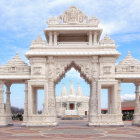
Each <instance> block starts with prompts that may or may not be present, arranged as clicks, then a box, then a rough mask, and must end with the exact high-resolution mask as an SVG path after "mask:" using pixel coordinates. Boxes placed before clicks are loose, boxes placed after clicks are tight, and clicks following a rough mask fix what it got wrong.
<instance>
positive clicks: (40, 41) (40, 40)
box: [31, 35, 46, 46]
mask: <svg viewBox="0 0 140 140" xmlns="http://www.w3.org/2000/svg"><path fill="white" fill-rule="evenodd" d="M38 44H42V45H44V44H46V42H45V40H43V39H42V38H41V36H40V35H38V36H37V38H36V39H35V40H33V41H32V43H31V46H33V45H38Z"/></svg>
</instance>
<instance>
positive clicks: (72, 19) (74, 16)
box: [58, 6, 88, 24]
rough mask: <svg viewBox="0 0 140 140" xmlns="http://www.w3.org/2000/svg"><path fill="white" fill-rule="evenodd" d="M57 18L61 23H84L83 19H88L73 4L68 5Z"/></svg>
mask: <svg viewBox="0 0 140 140" xmlns="http://www.w3.org/2000/svg"><path fill="white" fill-rule="evenodd" d="M58 18H59V19H60V20H62V24H78V23H79V24H80V23H84V21H85V20H87V19H88V17H87V16H86V15H84V14H83V12H82V11H81V10H79V9H77V8H76V7H75V6H72V7H70V8H69V9H68V10H66V11H65V12H64V13H63V14H62V15H60V16H59V17H58Z"/></svg>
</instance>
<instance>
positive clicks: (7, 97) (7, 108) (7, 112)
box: [6, 83, 12, 125]
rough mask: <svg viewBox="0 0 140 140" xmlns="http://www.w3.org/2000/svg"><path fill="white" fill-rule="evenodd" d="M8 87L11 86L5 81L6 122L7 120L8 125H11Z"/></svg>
mask: <svg viewBox="0 0 140 140" xmlns="http://www.w3.org/2000/svg"><path fill="white" fill-rule="evenodd" d="M10 87H11V83H6V122H7V124H8V125H12V113H11V102H10V94H11V92H10Z"/></svg>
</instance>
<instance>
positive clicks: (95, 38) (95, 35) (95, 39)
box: [93, 32, 98, 45]
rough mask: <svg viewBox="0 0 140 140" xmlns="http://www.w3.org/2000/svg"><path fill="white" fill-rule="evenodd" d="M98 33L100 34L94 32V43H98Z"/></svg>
mask: <svg viewBox="0 0 140 140" xmlns="http://www.w3.org/2000/svg"><path fill="white" fill-rule="evenodd" d="M97 35H98V33H97V32H94V36H93V44H94V45H97Z"/></svg>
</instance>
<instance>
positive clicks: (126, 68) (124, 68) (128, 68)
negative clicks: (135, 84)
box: [116, 52, 140, 73]
mask: <svg viewBox="0 0 140 140" xmlns="http://www.w3.org/2000/svg"><path fill="white" fill-rule="evenodd" d="M116 72H121V73H126V72H129V73H134V72H136V73H137V72H140V62H139V61H138V60H136V59H135V58H133V57H132V56H131V54H130V52H128V54H127V56H126V58H125V59H124V60H122V61H121V62H120V63H119V64H118V65H117V66H116Z"/></svg>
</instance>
